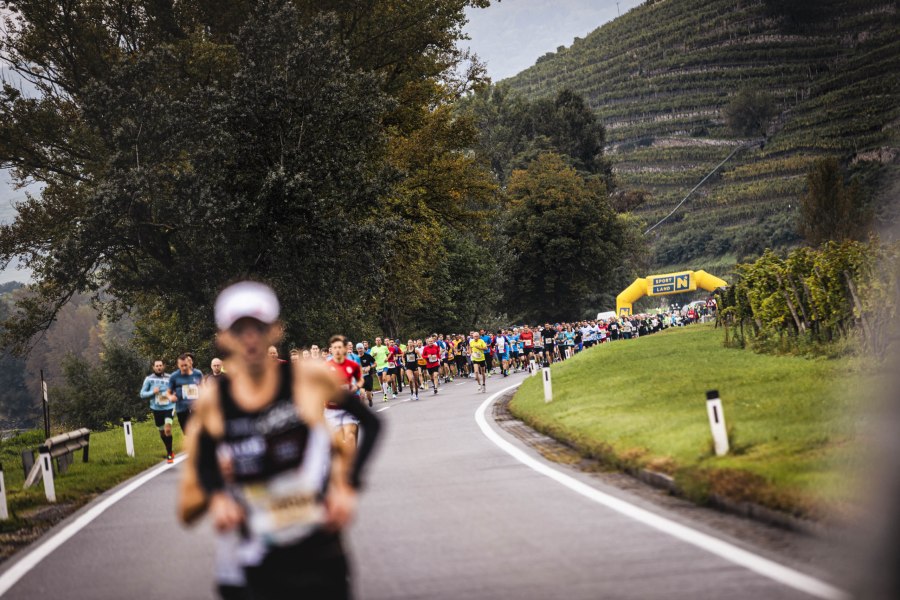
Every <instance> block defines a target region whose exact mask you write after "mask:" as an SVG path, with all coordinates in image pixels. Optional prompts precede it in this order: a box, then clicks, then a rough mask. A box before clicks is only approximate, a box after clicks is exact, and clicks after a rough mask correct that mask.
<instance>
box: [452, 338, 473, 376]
mask: <svg viewBox="0 0 900 600" xmlns="http://www.w3.org/2000/svg"><path fill="white" fill-rule="evenodd" d="M453 353H454V354H455V355H456V374H457V375H459V376H460V377H465V378H467V379H468V377H469V359H468V348H466V345H465V338H463V336H461V335H458V336H456V339H454V340H453Z"/></svg>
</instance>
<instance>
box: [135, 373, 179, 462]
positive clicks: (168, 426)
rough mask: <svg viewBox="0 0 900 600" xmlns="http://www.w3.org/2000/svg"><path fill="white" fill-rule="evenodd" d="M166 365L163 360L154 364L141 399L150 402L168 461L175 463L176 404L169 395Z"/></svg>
mask: <svg viewBox="0 0 900 600" xmlns="http://www.w3.org/2000/svg"><path fill="white" fill-rule="evenodd" d="M165 370H166V365H165V363H163V361H161V360H156V361H154V362H153V372H152V373H150V374H149V375H147V377H146V378H145V379H144V386H143V387H142V388H141V398H144V399H146V400H149V401H150V410H151V411H153V421H154V422H155V423H156V428H157V429H158V430H159V437H160V439H161V440H162V442H163V445H164V446H165V447H166V461H167V462H169V463H172V462H174V461H175V454H174V453H173V452H172V414H173V413H174V411H175V403H174V402H172V401H171V399H170V398H169V395H168V389H169V376H168V375H167V374H166V372H165Z"/></svg>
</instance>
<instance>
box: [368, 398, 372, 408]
mask: <svg viewBox="0 0 900 600" xmlns="http://www.w3.org/2000/svg"><path fill="white" fill-rule="evenodd" d="M371 407H372V399H371V398H369V408H371Z"/></svg>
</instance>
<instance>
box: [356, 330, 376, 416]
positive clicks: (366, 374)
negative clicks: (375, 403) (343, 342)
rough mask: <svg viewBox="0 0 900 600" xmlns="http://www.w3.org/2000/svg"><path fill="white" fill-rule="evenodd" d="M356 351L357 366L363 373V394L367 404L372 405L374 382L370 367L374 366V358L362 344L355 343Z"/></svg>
mask: <svg viewBox="0 0 900 600" xmlns="http://www.w3.org/2000/svg"><path fill="white" fill-rule="evenodd" d="M356 353H357V354H358V355H359V366H360V368H361V369H362V374H363V396H365V399H366V400H368V402H369V406H372V388H374V383H375V381H374V379H375V378H374V377H373V375H372V369H374V368H375V359H374V358H372V355H371V354H369V353H368V352H366V347H365V345H364V344H357V345H356Z"/></svg>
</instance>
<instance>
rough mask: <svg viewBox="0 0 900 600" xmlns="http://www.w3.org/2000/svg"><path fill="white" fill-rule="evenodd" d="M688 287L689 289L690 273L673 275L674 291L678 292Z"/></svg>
mask: <svg viewBox="0 0 900 600" xmlns="http://www.w3.org/2000/svg"><path fill="white" fill-rule="evenodd" d="M689 289H691V275H690V273H685V274H684V275H676V276H675V291H676V292H680V291H681V290H689Z"/></svg>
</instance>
